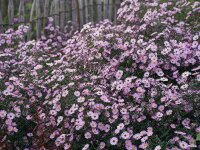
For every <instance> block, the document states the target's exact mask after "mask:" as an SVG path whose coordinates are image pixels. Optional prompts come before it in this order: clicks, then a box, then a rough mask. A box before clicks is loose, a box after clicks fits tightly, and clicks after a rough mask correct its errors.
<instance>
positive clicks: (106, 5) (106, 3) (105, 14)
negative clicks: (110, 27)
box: [103, 0, 109, 19]
mask: <svg viewBox="0 0 200 150" xmlns="http://www.w3.org/2000/svg"><path fill="white" fill-rule="evenodd" d="M108 10H109V3H108V0H104V7H103V11H104V15H103V19H108Z"/></svg>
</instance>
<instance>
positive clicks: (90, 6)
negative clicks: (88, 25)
mask: <svg viewBox="0 0 200 150" xmlns="http://www.w3.org/2000/svg"><path fill="white" fill-rule="evenodd" d="M93 6H94V5H93V0H89V9H88V11H89V22H94V9H93Z"/></svg>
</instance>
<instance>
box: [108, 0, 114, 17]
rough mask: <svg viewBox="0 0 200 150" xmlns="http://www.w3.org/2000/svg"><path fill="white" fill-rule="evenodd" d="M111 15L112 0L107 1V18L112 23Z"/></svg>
mask: <svg viewBox="0 0 200 150" xmlns="http://www.w3.org/2000/svg"><path fill="white" fill-rule="evenodd" d="M112 15H113V0H109V6H108V18H109V20H111V21H112V18H113V17H112Z"/></svg>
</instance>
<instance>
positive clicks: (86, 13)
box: [84, 0, 89, 24]
mask: <svg viewBox="0 0 200 150" xmlns="http://www.w3.org/2000/svg"><path fill="white" fill-rule="evenodd" d="M88 5H89V3H88V0H84V13H85V19H84V24H85V23H88V22H89V13H88V9H89V6H88Z"/></svg>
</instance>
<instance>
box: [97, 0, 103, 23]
mask: <svg viewBox="0 0 200 150" xmlns="http://www.w3.org/2000/svg"><path fill="white" fill-rule="evenodd" d="M97 12H98V13H97V16H98V19H97V21H100V20H102V0H97Z"/></svg>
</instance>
